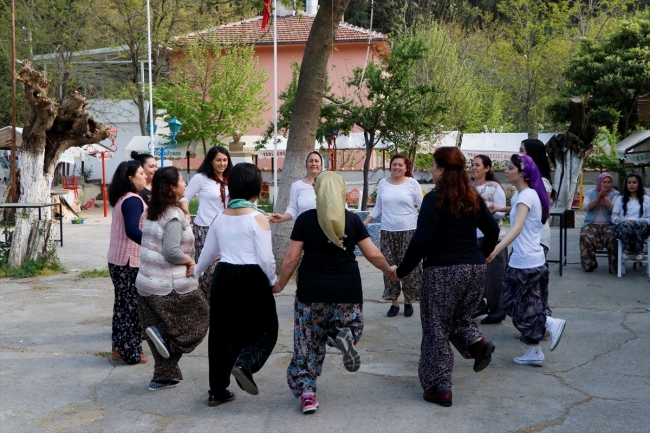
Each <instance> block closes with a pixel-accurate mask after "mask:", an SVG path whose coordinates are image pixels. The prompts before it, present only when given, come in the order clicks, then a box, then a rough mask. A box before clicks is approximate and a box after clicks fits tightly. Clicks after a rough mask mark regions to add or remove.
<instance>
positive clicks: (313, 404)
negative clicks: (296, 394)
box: [300, 393, 318, 414]
mask: <svg viewBox="0 0 650 433" xmlns="http://www.w3.org/2000/svg"><path fill="white" fill-rule="evenodd" d="M300 406H302V413H305V414H307V413H314V412H316V409H318V402H317V401H316V394H307V393H305V394H303V395H301V396H300Z"/></svg>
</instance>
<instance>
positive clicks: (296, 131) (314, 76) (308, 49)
mask: <svg viewBox="0 0 650 433" xmlns="http://www.w3.org/2000/svg"><path fill="white" fill-rule="evenodd" d="M349 2H350V0H321V2H320V8H319V9H318V12H317V13H316V17H315V18H314V22H313V24H312V27H311V30H310V32H309V38H308V39H307V45H306V46H305V53H304V55H303V58H302V64H301V67H300V76H299V78H298V87H297V89H296V99H295V103H294V112H293V115H292V117H291V124H290V126H289V130H290V131H291V134H290V135H289V139H288V141H287V155H286V157H285V160H284V166H283V169H282V179H281V180H280V185H279V191H278V199H277V201H276V202H275V211H276V212H279V211H284V210H285V209H286V208H287V206H288V204H289V191H290V189H291V184H292V183H293V182H295V181H296V180H298V179H300V178H301V177H303V175H304V164H303V162H304V160H305V157H306V156H307V153H309V151H311V150H313V147H314V141H315V140H316V131H317V129H318V123H319V116H320V107H321V101H322V99H323V96H324V94H325V90H324V89H325V86H326V83H327V60H328V58H329V53H330V51H331V49H332V44H333V42H334V41H333V38H332V35H333V34H336V32H337V30H338V27H339V23H340V22H341V18H343V13H344V12H345V9H346V8H347V6H348V3H349ZM292 228H293V224H290V223H284V224H274V225H273V227H272V230H273V253H274V254H275V259H276V261H277V262H278V263H279V262H281V261H282V259H283V258H284V253H285V252H286V250H287V246H288V245H289V236H290V234H291V229H292Z"/></svg>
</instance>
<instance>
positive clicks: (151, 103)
mask: <svg viewBox="0 0 650 433" xmlns="http://www.w3.org/2000/svg"><path fill="white" fill-rule="evenodd" d="M147 52H148V55H149V125H150V126H149V142H150V143H151V152H152V153H153V154H155V153H156V149H155V148H154V146H155V143H154V141H153V136H154V123H153V80H152V78H151V11H150V6H149V0H147ZM160 163H161V165H163V166H164V163H163V161H162V159H161V160H160Z"/></svg>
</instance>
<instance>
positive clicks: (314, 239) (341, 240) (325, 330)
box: [273, 172, 392, 413]
mask: <svg viewBox="0 0 650 433" xmlns="http://www.w3.org/2000/svg"><path fill="white" fill-rule="evenodd" d="M315 191H316V209H311V210H308V211H306V212H304V213H303V214H302V215H300V216H299V217H298V219H297V220H296V224H295V225H294V227H293V232H292V233H291V243H290V244H289V249H288V250H287V254H286V255H285V257H284V261H283V262H282V270H281V271H280V279H279V281H278V283H277V284H276V286H275V287H274V288H273V291H274V292H275V293H278V292H281V291H282V290H283V289H284V287H285V285H286V284H287V282H288V281H289V278H290V277H291V275H292V274H293V272H294V271H295V269H296V267H298V263H299V262H300V267H298V278H297V285H298V290H297V291H296V300H295V303H294V306H295V307H294V308H295V311H294V334H293V335H294V337H293V338H294V340H293V341H294V350H293V358H292V359H291V363H290V364H289V368H288V369H287V382H288V384H289V388H291V391H292V392H293V395H294V396H295V397H296V398H297V397H301V406H302V411H303V413H311V412H314V411H315V410H316V408H317V407H318V403H317V401H316V379H317V377H318V376H320V374H321V372H322V369H323V360H324V359H325V347H326V345H327V342H328V340H330V341H333V343H334V346H335V347H337V348H339V349H340V350H341V351H342V352H343V365H344V366H345V368H346V370H348V371H357V370H358V369H359V366H360V365H361V357H360V356H359V353H358V352H357V350H356V348H355V346H354V345H355V344H356V343H357V342H358V341H359V339H360V338H361V333H362V332H363V293H362V291H361V274H360V273H359V265H358V264H357V262H356V260H355V257H354V246H355V245H358V246H359V248H360V249H361V252H363V255H364V256H366V258H367V259H368V261H369V262H370V263H371V264H373V265H374V266H375V267H377V268H378V269H380V270H381V271H383V272H384V275H386V276H390V275H391V273H392V268H391V267H390V266H389V265H388V262H386V259H385V258H384V256H383V255H382V254H381V253H380V252H379V250H378V249H377V247H376V246H375V245H374V244H373V243H372V241H371V240H370V237H369V235H368V231H367V230H366V228H365V226H364V225H363V223H362V222H361V220H360V219H359V218H358V217H357V216H356V215H355V214H353V213H352V212H350V211H347V210H345V197H346V192H345V183H344V182H343V178H341V176H340V175H339V174H337V173H334V172H324V173H322V174H321V175H320V176H318V179H317V180H316V187H315ZM303 251H304V253H305V255H304V257H303V259H302V261H300V256H301V254H302V253H303Z"/></svg>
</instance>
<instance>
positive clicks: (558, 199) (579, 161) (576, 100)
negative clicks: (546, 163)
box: [545, 97, 598, 209]
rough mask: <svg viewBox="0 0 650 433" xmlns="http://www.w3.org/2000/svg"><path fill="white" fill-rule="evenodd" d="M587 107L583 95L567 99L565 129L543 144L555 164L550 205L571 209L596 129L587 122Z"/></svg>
mask: <svg viewBox="0 0 650 433" xmlns="http://www.w3.org/2000/svg"><path fill="white" fill-rule="evenodd" d="M588 108H589V107H588V104H587V101H586V100H584V99H583V98H580V97H573V98H571V100H570V101H569V103H568V105H567V115H568V117H569V119H570V121H571V124H570V126H569V130H568V131H567V132H566V133H564V134H558V135H554V136H553V137H551V139H550V140H549V141H548V143H546V146H545V148H546V153H547V154H548V155H549V156H550V157H551V161H552V162H553V164H554V165H555V176H554V178H553V189H554V190H555V197H554V200H553V203H552V206H553V207H556V208H561V209H571V204H572V203H573V197H574V195H575V192H576V189H577V187H578V178H579V177H580V172H581V171H582V166H583V164H584V161H585V159H586V158H587V156H589V153H591V150H592V149H593V147H594V146H593V141H594V138H596V135H597V134H598V128H597V127H596V126H594V125H592V124H590V123H589V116H588Z"/></svg>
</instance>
